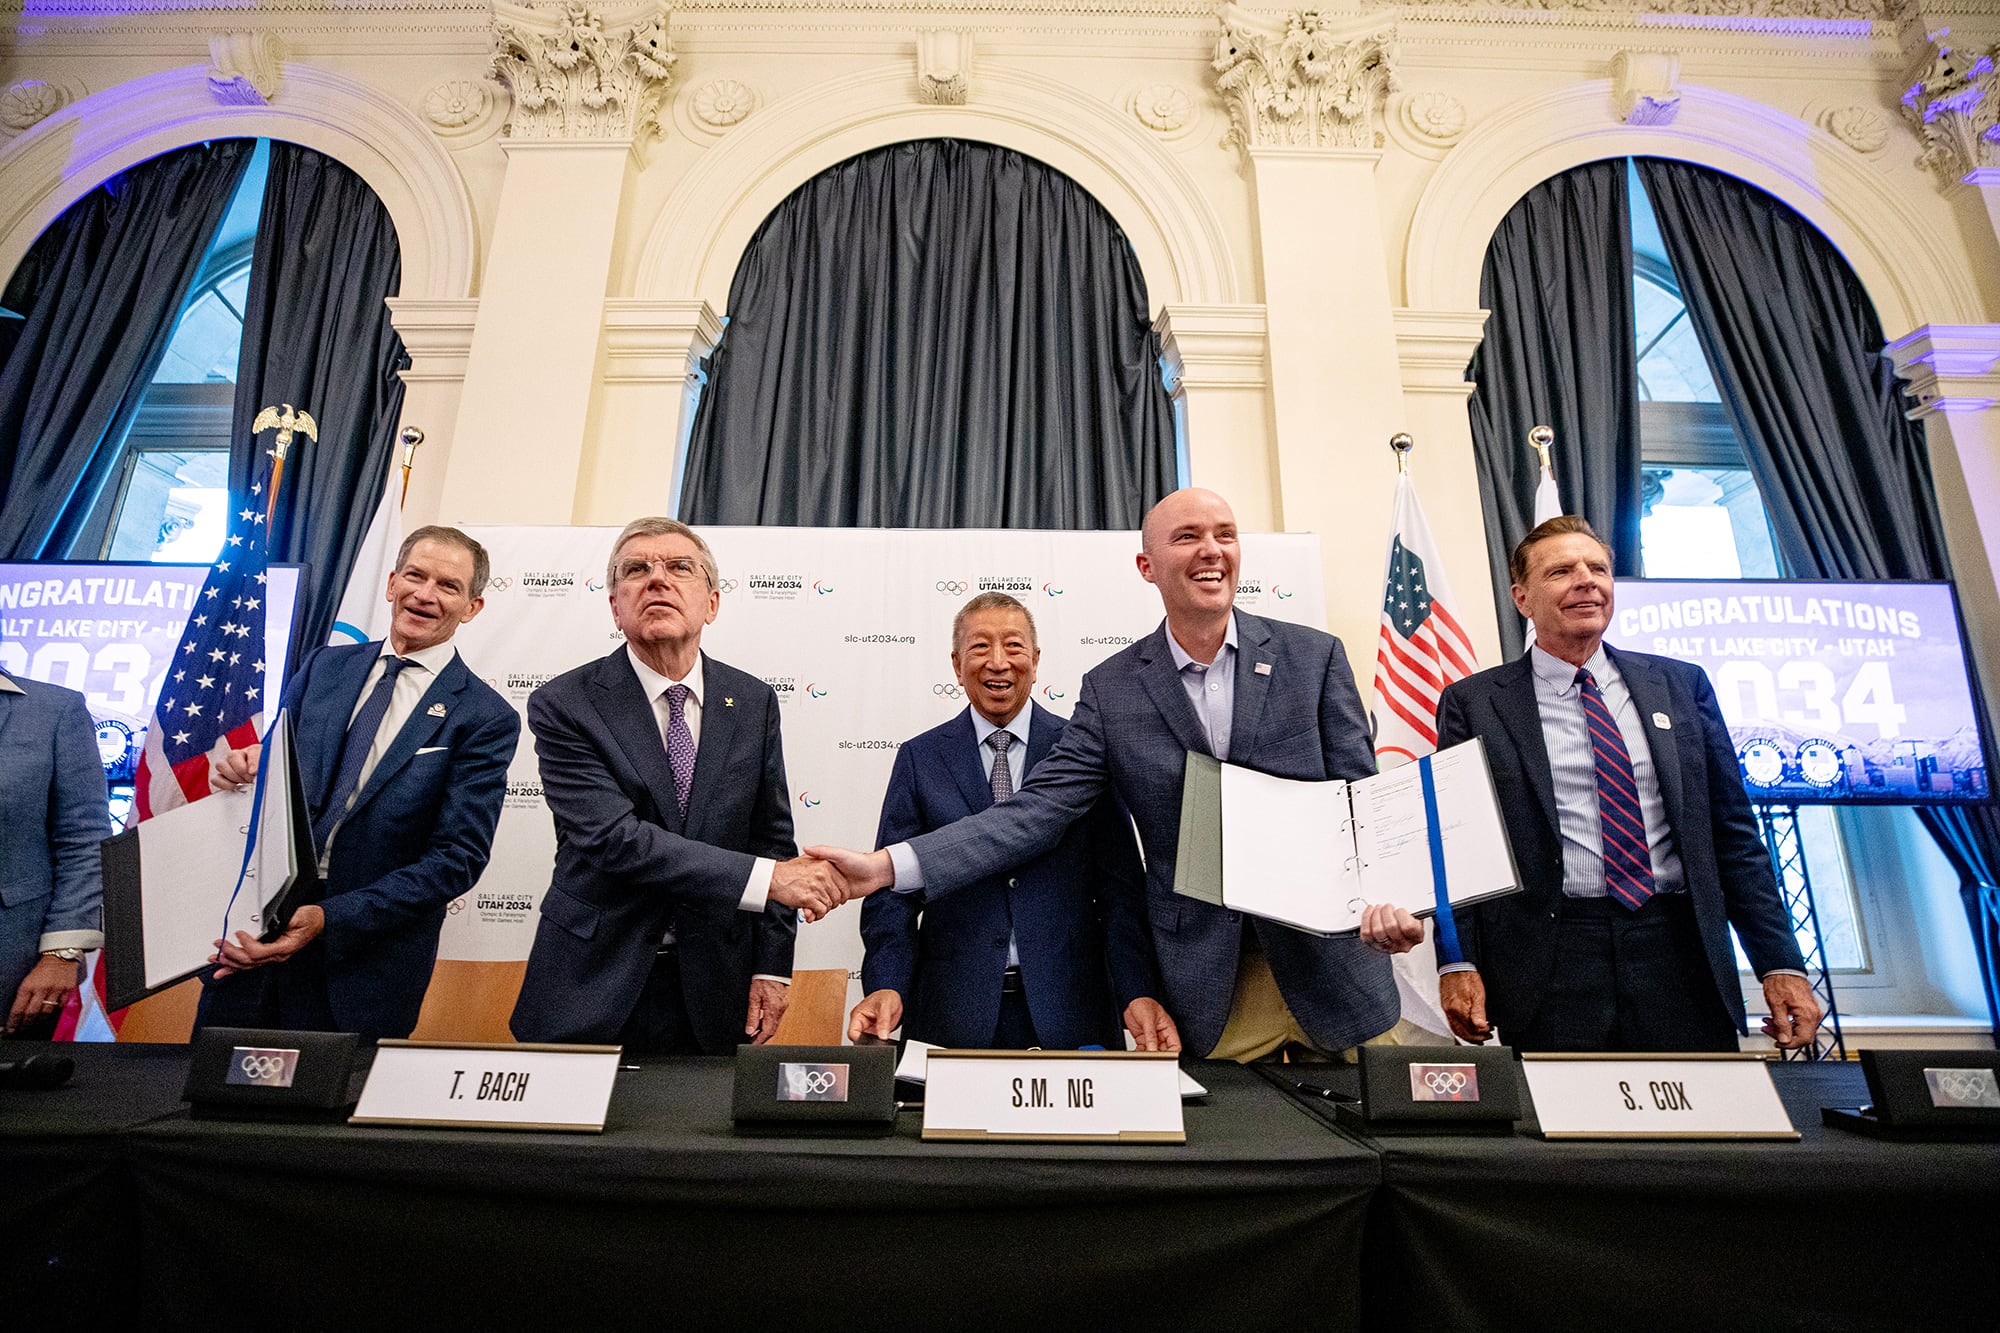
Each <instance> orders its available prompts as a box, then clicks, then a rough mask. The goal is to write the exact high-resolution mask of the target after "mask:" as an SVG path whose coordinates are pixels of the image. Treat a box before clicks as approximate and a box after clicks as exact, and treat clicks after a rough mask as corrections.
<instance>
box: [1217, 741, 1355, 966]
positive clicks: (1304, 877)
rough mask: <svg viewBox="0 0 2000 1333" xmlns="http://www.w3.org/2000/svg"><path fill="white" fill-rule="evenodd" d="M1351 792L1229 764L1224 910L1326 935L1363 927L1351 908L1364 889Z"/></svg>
mask: <svg viewBox="0 0 2000 1333" xmlns="http://www.w3.org/2000/svg"><path fill="white" fill-rule="evenodd" d="M1347 793H1348V784H1347V783H1345V782H1300V781H1297V780H1295V779H1292V778H1278V777H1272V776H1271V775H1270V774H1269V773H1259V772H1256V771H1255V770H1253V769H1248V768H1240V767H1237V766H1236V765H1234V764H1224V765H1223V766H1222V884H1223V890H1222V892H1223V902H1224V905H1225V906H1227V907H1229V908H1231V909H1232V910H1234V911H1238V912H1250V913H1253V914H1255V915H1257V916H1261V917H1268V918H1269V919H1271V920H1273V921H1282V922H1284V923H1285V924H1286V925H1288V926H1297V927H1299V928H1300V929H1301V930H1310V931H1313V932H1316V933H1318V934H1322V935H1330V934H1333V933H1335V932H1337V931H1342V930H1356V929H1359V928H1360V920H1359V917H1358V915H1355V914H1350V913H1348V911H1347V910H1346V904H1347V902H1348V901H1349V900H1350V899H1353V898H1355V897H1356V896H1357V895H1358V894H1359V892H1360V887H1361V881H1360V879H1359V878H1358V876H1357V873H1356V872H1357V867H1356V865H1355V858H1354V833H1353V830H1352V829H1351V828H1350V826H1349V825H1350V822H1351V821H1350V813H1349V806H1348V799H1347ZM1350 915H1353V916H1354V919H1352V920H1350V919H1349V917H1350Z"/></svg>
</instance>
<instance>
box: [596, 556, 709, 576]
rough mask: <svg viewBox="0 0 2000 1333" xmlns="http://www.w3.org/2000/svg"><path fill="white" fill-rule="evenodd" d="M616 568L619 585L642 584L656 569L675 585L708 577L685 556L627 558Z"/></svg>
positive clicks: (695, 563)
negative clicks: (647, 558)
mask: <svg viewBox="0 0 2000 1333" xmlns="http://www.w3.org/2000/svg"><path fill="white" fill-rule="evenodd" d="M617 568H618V581H619V582H620V583H643V582H645V581H646V580H647V579H649V578H651V577H652V573H653V570H654V569H656V568H657V569H658V570H659V571H660V572H661V573H663V574H665V575H666V576H667V577H668V578H670V579H672V580H673V581H674V582H675V583H693V582H694V581H695V580H696V579H706V578H707V577H708V570H707V569H705V568H703V566H702V563H701V562H700V561H699V560H696V559H694V558H692V557H690V556H685V555H677V556H672V557H668V556H663V555H656V556H654V557H653V558H652V559H650V560H646V559H641V558H640V557H638V556H627V557H626V558H625V559H623V560H620V561H619V562H618V566H617Z"/></svg>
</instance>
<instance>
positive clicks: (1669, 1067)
mask: <svg viewBox="0 0 2000 1333" xmlns="http://www.w3.org/2000/svg"><path fill="white" fill-rule="evenodd" d="M1521 1073H1522V1075H1523V1076H1524V1077H1525V1078H1526V1079H1527V1081H1528V1090H1529V1092H1530V1093H1531V1094H1532V1095H1533V1097H1534V1099H1535V1115H1536V1118H1537V1119H1538V1120H1539V1121H1540V1122H1541V1131H1542V1137H1543V1138H1546V1139H1796V1138H1798V1137H1799V1132H1798V1130H1796V1129H1795V1128H1793V1127H1792V1121H1791V1117H1790V1116H1788V1115H1786V1114H1785V1105H1784V1103H1783V1102H1782V1101H1780V1100H1779V1099H1778V1089H1777V1088H1776V1087H1775V1086H1774V1085H1773V1084H1772V1082H1771V1071H1770V1067H1769V1065H1768V1063H1767V1062H1766V1061H1765V1060H1764V1059H1763V1058H1761V1057H1759V1056H1756V1055H1750V1054H1744V1055H1728V1054H1722V1053H1717V1054H1713V1055H1704V1054H1692V1055H1597V1054H1592V1055H1572V1054H1556V1053H1545V1052H1534V1053H1526V1052H1524V1053H1523V1054H1522V1056H1521Z"/></svg>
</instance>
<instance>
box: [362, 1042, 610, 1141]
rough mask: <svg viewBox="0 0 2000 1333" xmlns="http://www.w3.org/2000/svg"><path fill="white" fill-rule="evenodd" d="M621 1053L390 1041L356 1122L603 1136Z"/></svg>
mask: <svg viewBox="0 0 2000 1333" xmlns="http://www.w3.org/2000/svg"><path fill="white" fill-rule="evenodd" d="M620 1049H621V1048H620V1047H617V1046H555V1045H535V1044H527V1045H520V1046H516V1045H510V1044H506V1043H501V1042H492V1043H486V1042H464V1043H456V1042H439V1041H398V1040H394V1039H385V1040H384V1041H382V1042H381V1043H380V1044H379V1046H378V1047H377V1049H376V1052H375V1064H374V1066H373V1067H372V1068H371V1069H369V1071H368V1083H367V1085H366V1086H365V1087H363V1088H362V1090H361V1103H360V1105H358V1106H356V1107H355V1108H354V1114H353V1115H352V1116H350V1117H349V1118H348V1123H349V1124H351V1125H429V1126H432V1127H435V1128H440V1129H546V1130H569V1131H576V1132H583V1133H597V1132H600V1131H602V1130H603V1128H604V1113H605V1111H606V1110H607V1108H608V1107H609V1106H610V1104H611V1086H612V1084H613V1083H614V1082H616V1081H617V1078H618V1059H619V1052H620Z"/></svg>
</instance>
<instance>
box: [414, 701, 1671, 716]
mask: <svg viewBox="0 0 2000 1333" xmlns="http://www.w3.org/2000/svg"><path fill="white" fill-rule="evenodd" d="M431 716H432V717H443V716H444V705H443V704H432V705H431ZM1656 716H1657V715H1656Z"/></svg>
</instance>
